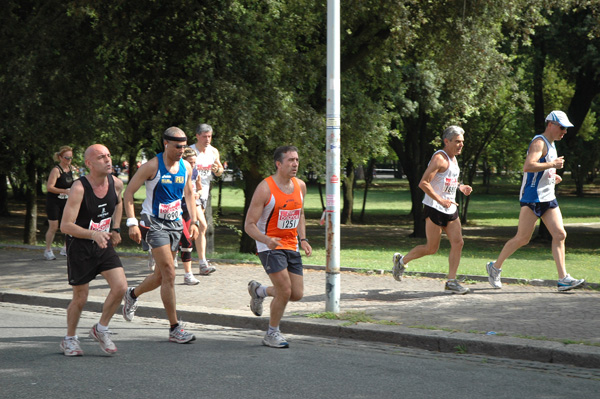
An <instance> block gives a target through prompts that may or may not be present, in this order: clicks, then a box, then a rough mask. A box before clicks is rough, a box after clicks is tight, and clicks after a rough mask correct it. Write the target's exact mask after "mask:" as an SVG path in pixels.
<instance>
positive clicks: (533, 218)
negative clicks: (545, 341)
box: [486, 111, 585, 291]
mask: <svg viewBox="0 0 600 399" xmlns="http://www.w3.org/2000/svg"><path fill="white" fill-rule="evenodd" d="M569 127H573V124H572V123H571V122H570V121H569V118H568V117H567V115H566V114H565V113H564V112H562V111H552V112H550V114H548V116H547V117H546V130H545V131H544V133H542V134H539V135H537V136H535V137H534V138H533V140H531V143H530V144H529V149H528V150H527V157H526V158H525V163H524V165H523V172H524V173H523V183H522V185H521V193H520V195H519V201H520V202H521V213H520V214H519V226H518V228H517V234H516V235H515V236H514V237H513V238H511V239H510V240H509V241H508V242H507V243H506V244H504V248H502V251H501V252H500V255H499V256H498V259H497V260H496V261H492V262H488V264H487V265H486V269H487V273H488V280H489V282H490V284H491V286H492V287H494V288H502V280H501V278H500V273H501V272H502V264H503V263H504V261H505V260H506V259H507V258H508V257H509V256H511V255H512V254H513V253H514V252H515V251H516V250H517V249H519V248H521V247H522V246H524V245H527V244H528V243H529V240H530V239H531V235H532V234H533V231H534V229H535V225H536V223H537V220H538V219H539V218H541V219H542V220H543V221H544V224H545V225H546V227H548V231H549V232H550V234H551V235H552V256H554V262H555V263H556V269H557V271H558V279H559V280H558V284H557V285H558V290H559V291H568V290H571V289H573V288H576V287H581V286H583V283H584V282H585V280H578V279H574V278H573V277H571V276H570V275H569V274H568V273H567V270H566V266H565V239H566V238H567V233H566V231H565V228H564V225H563V219H562V214H561V212H560V208H559V207H558V202H557V201H556V195H555V193H554V185H555V184H556V183H560V182H561V181H562V178H561V177H560V175H557V174H556V169H562V168H563V167H564V164H565V159H564V157H562V156H561V157H559V156H558V154H557V152H556V146H555V145H554V142H555V141H558V140H562V138H563V137H564V135H565V134H566V133H567V128H569Z"/></svg>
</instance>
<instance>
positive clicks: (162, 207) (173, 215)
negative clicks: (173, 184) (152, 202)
mask: <svg viewBox="0 0 600 399" xmlns="http://www.w3.org/2000/svg"><path fill="white" fill-rule="evenodd" d="M179 215H181V200H177V201H173V202H171V203H170V204H159V205H158V218H159V219H165V220H177V219H178V218H179Z"/></svg>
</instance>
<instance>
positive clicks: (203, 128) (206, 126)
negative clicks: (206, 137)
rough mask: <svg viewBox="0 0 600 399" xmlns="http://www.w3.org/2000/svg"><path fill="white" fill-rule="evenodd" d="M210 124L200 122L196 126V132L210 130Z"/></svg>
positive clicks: (200, 132)
mask: <svg viewBox="0 0 600 399" xmlns="http://www.w3.org/2000/svg"><path fill="white" fill-rule="evenodd" d="M212 131H213V130H212V126H211V125H209V124H207V123H201V124H199V125H198V127H197V128H196V134H202V133H206V132H212Z"/></svg>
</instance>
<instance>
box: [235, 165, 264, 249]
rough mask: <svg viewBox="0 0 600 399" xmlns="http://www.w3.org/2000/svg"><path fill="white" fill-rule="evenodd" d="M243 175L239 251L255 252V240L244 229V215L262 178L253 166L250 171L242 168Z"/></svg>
mask: <svg viewBox="0 0 600 399" xmlns="http://www.w3.org/2000/svg"><path fill="white" fill-rule="evenodd" d="M242 174H243V176H244V217H243V218H242V226H241V230H242V237H241V238H240V252H241V253H251V254H255V253H256V241H254V239H253V238H252V237H250V236H249V235H248V234H247V233H246V230H245V229H244V223H245V221H246V215H247V213H248V208H249V207H250V202H251V201H252V195H253V194H254V191H255V190H256V187H258V184H259V183H260V182H261V181H262V180H263V177H262V176H261V175H260V173H259V172H258V169H257V168H253V169H252V170H250V171H244V170H242Z"/></svg>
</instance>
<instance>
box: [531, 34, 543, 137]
mask: <svg viewBox="0 0 600 399" xmlns="http://www.w3.org/2000/svg"><path fill="white" fill-rule="evenodd" d="M532 42H533V57H532V58H533V100H534V101H533V103H534V105H533V126H534V128H535V131H536V133H538V132H539V133H541V132H543V131H544V130H545V129H546V126H545V125H546V123H545V122H544V120H545V119H546V115H545V110H544V68H545V67H546V48H545V45H544V41H543V39H542V38H540V37H538V36H536V35H534V37H533V40H532Z"/></svg>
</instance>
